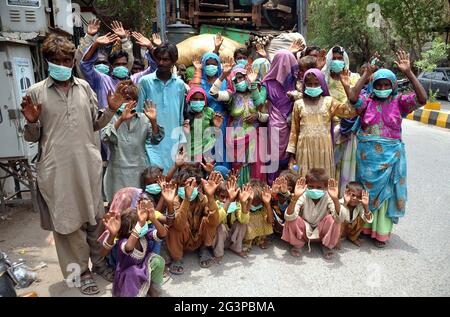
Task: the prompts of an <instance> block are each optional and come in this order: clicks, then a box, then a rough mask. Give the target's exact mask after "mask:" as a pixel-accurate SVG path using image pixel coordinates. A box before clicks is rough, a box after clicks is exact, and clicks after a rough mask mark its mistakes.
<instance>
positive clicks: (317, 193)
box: [305, 189, 325, 199]
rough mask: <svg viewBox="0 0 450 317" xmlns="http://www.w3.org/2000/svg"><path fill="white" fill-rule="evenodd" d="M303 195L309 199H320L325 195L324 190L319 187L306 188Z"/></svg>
mask: <svg viewBox="0 0 450 317" xmlns="http://www.w3.org/2000/svg"><path fill="white" fill-rule="evenodd" d="M305 195H306V197H309V198H311V199H321V198H322V197H323V196H324V195H325V191H323V190H321V189H308V190H307V191H306V193H305Z"/></svg>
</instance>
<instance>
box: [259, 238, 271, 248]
mask: <svg viewBox="0 0 450 317" xmlns="http://www.w3.org/2000/svg"><path fill="white" fill-rule="evenodd" d="M259 247H260V248H261V249H263V250H265V249H267V248H268V247H269V242H267V240H264V241H263V242H261V243H260V244H259Z"/></svg>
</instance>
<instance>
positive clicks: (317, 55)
mask: <svg viewBox="0 0 450 317" xmlns="http://www.w3.org/2000/svg"><path fill="white" fill-rule="evenodd" d="M99 26H100V25H99V22H98V21H92V22H90V23H89V28H88V34H87V35H86V37H85V38H84V39H82V41H81V43H80V46H79V47H78V48H75V46H74V45H73V44H72V43H71V42H70V41H69V40H68V39H66V38H64V37H61V36H57V35H50V36H49V37H48V38H47V39H46V40H45V42H44V44H43V47H42V53H43V55H44V57H45V59H46V60H47V62H48V71H49V76H48V78H47V79H45V80H44V81H42V82H40V83H37V84H35V85H33V86H32V87H31V88H30V89H29V90H28V92H27V96H26V97H24V99H23V103H22V108H23V110H22V112H23V114H24V117H25V118H26V120H27V124H26V126H25V139H26V140H27V141H31V142H39V158H38V162H37V185H38V204H39V209H40V213H41V224H42V227H43V228H44V229H46V230H50V231H52V232H53V235H54V240H55V245H56V249H57V253H58V259H59V263H60V266H61V271H62V273H63V275H64V277H65V278H68V277H69V276H71V275H70V273H71V272H70V271H68V266H69V264H72V263H77V264H78V265H79V266H80V268H81V270H80V272H81V273H82V274H81V278H80V280H79V287H80V290H81V292H82V293H83V294H86V295H93V294H97V293H98V292H99V291H100V290H99V289H98V287H97V285H96V283H95V280H94V278H93V275H92V272H94V273H97V274H99V275H101V276H102V277H104V278H105V279H107V280H109V281H111V282H113V296H146V295H150V296H157V295H158V293H159V289H160V287H161V284H162V281H163V276H164V272H165V267H166V265H167V266H168V270H169V271H170V272H171V273H172V274H176V275H178V274H182V273H183V272H184V267H183V256H184V254H185V253H186V252H191V251H196V252H198V255H199V264H200V266H201V267H203V268H207V267H210V266H211V265H212V264H213V263H218V262H220V259H221V258H222V257H223V256H224V254H225V250H230V251H232V252H234V253H235V254H237V255H238V256H241V257H247V256H248V253H249V252H251V249H252V247H255V246H257V247H260V248H262V249H266V248H268V247H269V240H268V237H269V236H270V235H272V234H275V235H279V236H280V237H281V239H282V240H283V241H285V242H287V243H288V244H289V245H290V254H291V255H292V256H294V257H298V256H300V255H301V251H302V247H303V246H304V245H305V244H307V245H308V247H309V246H310V243H311V242H317V243H319V244H320V245H321V248H322V250H323V255H324V258H325V259H327V260H330V259H332V258H333V255H334V252H335V250H336V249H339V248H340V242H341V239H343V238H347V239H348V240H349V241H351V242H352V243H354V244H356V245H358V246H360V244H361V240H360V239H359V237H360V234H361V233H365V234H369V235H370V236H371V237H372V238H373V240H374V241H375V244H376V246H377V247H380V248H382V247H384V246H386V242H387V241H388V240H389V237H390V234H391V232H392V229H393V225H394V224H396V223H398V221H399V218H400V217H402V216H404V214H405V204H406V200H407V188H406V158H405V149H404V144H403V142H402V139H401V137H402V135H401V123H402V118H403V117H405V116H406V115H407V114H408V113H410V112H412V111H414V110H415V109H416V108H418V107H420V106H421V105H423V104H425V103H426V98H427V96H426V93H425V90H424V89H423V87H422V86H421V85H420V83H419V82H418V80H417V78H416V77H415V75H414V74H413V72H412V70H411V65H410V60H409V56H408V54H406V53H405V52H402V51H401V52H398V53H397V61H396V65H397V68H398V70H399V71H401V72H402V73H403V74H404V75H405V76H406V77H407V78H408V79H409V80H410V82H411V84H412V87H413V90H414V91H413V92H411V93H409V94H402V93H400V92H399V91H398V88H397V78H396V75H395V74H394V73H393V72H392V71H390V70H388V69H383V68H378V66H377V65H378V64H379V59H380V58H379V57H375V58H373V59H372V60H370V61H368V63H367V64H365V65H364V69H363V71H362V72H361V76H360V75H359V74H356V73H351V72H350V69H349V68H350V63H349V57H348V54H347V52H346V51H345V49H344V48H342V47H340V46H335V47H333V48H332V49H331V50H330V51H329V52H328V54H326V52H325V51H324V50H322V49H320V48H319V47H314V46H313V47H311V46H306V43H305V42H304V40H298V41H295V42H294V43H293V44H292V45H291V47H290V49H289V50H280V51H278V52H277V53H276V54H275V55H274V57H273V59H272V60H269V59H268V58H267V54H266V53H265V51H264V49H263V48H261V47H258V50H257V53H256V54H257V56H252V54H250V53H249V51H248V50H247V49H245V48H239V49H237V50H236V51H235V53H234V57H233V58H232V57H227V56H226V57H221V56H220V47H221V44H222V41H223V38H222V37H221V36H220V35H216V36H215V38H214V43H215V49H214V51H213V52H208V53H205V54H204V55H203V56H195V57H194V58H193V61H192V63H193V67H192V68H189V67H188V68H187V69H186V67H185V66H184V65H177V64H176V62H177V60H178V51H177V48H176V46H175V45H173V44H171V43H167V42H163V41H161V39H160V38H159V37H158V36H153V37H152V39H148V38H146V37H145V36H143V35H142V34H140V33H136V32H132V33H131V34H130V33H129V32H128V31H126V30H124V28H123V26H122V24H121V23H120V22H114V23H113V25H112V26H111V29H112V31H113V32H111V33H108V34H106V35H104V36H98V35H97V33H98V30H99ZM130 35H131V36H132V37H133V38H134V39H135V42H136V43H137V44H138V45H140V46H141V48H142V53H143V54H142V55H143V56H144V58H145V60H146V61H145V62H140V61H139V60H138V59H137V60H135V61H134V62H133V61H131V62H130V60H131V59H134V57H132V53H130V52H132V43H131V41H130V40H129V37H130ZM108 45H114V48H113V50H112V52H111V53H110V54H109V55H106V54H105V53H104V50H103V49H102V47H104V46H108ZM117 46H119V48H117ZM127 50H128V53H127ZM253 57H256V58H253ZM74 67H76V68H77V70H78V71H79V76H81V77H83V78H84V79H85V80H86V81H85V80H82V79H79V78H78V77H75V76H73V68H74ZM100 149H101V150H100ZM102 161H103V162H106V163H105V164H103V165H102ZM104 165H105V166H106V167H105V168H103V167H104ZM269 166H270V167H272V168H268V167H269ZM274 166H275V168H273V167H274ZM104 169H105V171H103V170H104ZM104 201H106V202H108V208H107V212H106V214H105V210H104V205H103V202H104ZM162 250H166V251H167V254H168V257H166V259H164V258H163V257H161V255H160V253H161V251H162ZM89 259H91V262H92V269H90V268H89V266H88V263H89ZM166 262H167V263H166Z"/></svg>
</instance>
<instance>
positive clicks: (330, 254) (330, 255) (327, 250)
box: [322, 245, 334, 260]
mask: <svg viewBox="0 0 450 317" xmlns="http://www.w3.org/2000/svg"><path fill="white" fill-rule="evenodd" d="M322 252H323V257H324V258H325V260H331V259H332V258H333V256H334V251H333V250H332V249H330V248H327V247H326V246H323V245H322Z"/></svg>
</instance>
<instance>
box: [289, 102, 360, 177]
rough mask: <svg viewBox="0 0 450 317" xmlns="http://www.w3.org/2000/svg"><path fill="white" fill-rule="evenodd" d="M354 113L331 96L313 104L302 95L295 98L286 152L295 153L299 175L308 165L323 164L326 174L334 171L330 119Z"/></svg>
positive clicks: (316, 165)
mask: <svg viewBox="0 0 450 317" xmlns="http://www.w3.org/2000/svg"><path fill="white" fill-rule="evenodd" d="M355 115H356V110H355V109H354V108H353V107H352V106H351V105H350V104H348V103H339V102H338V101H337V100H336V99H334V98H333V97H321V98H320V100H319V102H318V104H317V105H310V104H308V103H307V101H306V100H305V99H300V100H297V101H296V102H295V104H294V110H293V115H292V125H291V135H290V137H289V145H288V148H287V152H289V153H292V154H295V158H296V161H297V165H298V166H299V174H300V176H302V177H304V176H306V174H307V173H308V170H310V169H311V168H324V169H325V170H326V172H327V173H328V175H329V176H330V177H333V176H334V175H335V165H334V153H333V144H332V139H331V131H330V130H331V119H332V118H333V117H334V116H338V117H341V118H352V117H354V116H355Z"/></svg>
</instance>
